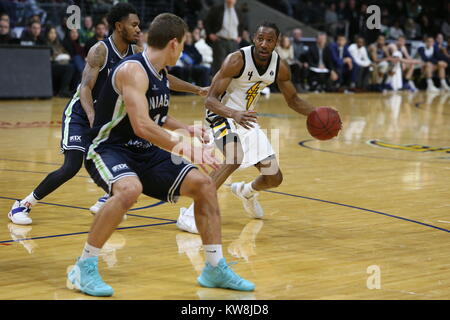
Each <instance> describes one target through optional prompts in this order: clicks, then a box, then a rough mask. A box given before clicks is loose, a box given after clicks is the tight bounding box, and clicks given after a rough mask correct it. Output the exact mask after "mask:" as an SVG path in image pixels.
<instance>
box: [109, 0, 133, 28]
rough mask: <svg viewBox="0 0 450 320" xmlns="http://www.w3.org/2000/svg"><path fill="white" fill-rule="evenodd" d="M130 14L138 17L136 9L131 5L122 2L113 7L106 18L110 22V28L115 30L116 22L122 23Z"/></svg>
mask: <svg viewBox="0 0 450 320" xmlns="http://www.w3.org/2000/svg"><path fill="white" fill-rule="evenodd" d="M130 14H136V15H137V14H138V13H137V10H136V8H135V7H134V6H133V5H131V4H129V3H124V2H120V3H118V4H116V5H115V6H114V7H112V9H111V11H109V13H108V16H107V17H106V20H107V21H108V24H109V25H110V28H112V29H113V30H115V28H116V22H120V21H122V20H123V19H125V18H127V17H128V15H130Z"/></svg>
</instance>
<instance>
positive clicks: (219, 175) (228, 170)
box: [176, 119, 244, 233]
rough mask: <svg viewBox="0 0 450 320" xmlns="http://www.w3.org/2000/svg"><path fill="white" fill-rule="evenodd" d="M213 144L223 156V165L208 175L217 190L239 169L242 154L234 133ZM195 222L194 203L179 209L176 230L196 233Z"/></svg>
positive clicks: (237, 138)
mask: <svg viewBox="0 0 450 320" xmlns="http://www.w3.org/2000/svg"><path fill="white" fill-rule="evenodd" d="M224 120H225V119H224ZM228 127H229V126H228ZM224 128H225V127H224ZM221 132H223V131H221ZM215 136H220V134H216V135H215ZM215 143H216V146H217V148H218V149H219V150H220V151H221V152H222V154H223V155H224V163H223V164H222V165H221V166H220V168H219V169H217V170H214V171H213V172H211V174H210V177H211V179H212V180H213V181H214V183H215V185H216V188H217V189H219V188H220V186H222V184H223V183H224V182H225V181H226V180H227V179H228V177H229V176H230V175H231V174H232V173H233V172H234V171H236V170H237V169H238V168H239V166H240V165H241V163H242V160H243V157H244V154H243V151H242V146H241V143H240V141H239V137H238V136H237V135H236V134H235V133H230V134H227V135H225V136H224V137H221V138H219V139H217V140H215ZM195 222H196V220H195V218H194V203H192V204H191V205H190V206H189V207H188V208H187V209H186V208H180V215H179V217H178V220H177V224H176V225H177V227H178V229H180V230H183V231H187V232H190V233H198V229H197V226H196V223H195Z"/></svg>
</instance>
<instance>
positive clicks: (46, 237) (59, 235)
mask: <svg viewBox="0 0 450 320" xmlns="http://www.w3.org/2000/svg"><path fill="white" fill-rule="evenodd" d="M175 222H176V221H173V222H172V221H171V222H161V223H152V224H144V225H139V226H132V227H122V228H117V229H116V230H125V229H136V228H145V227H154V226H161V225H165V224H174V223H175ZM88 233H89V231H82V232H73V233H63V234H54V235H49V236H41V237H31V238H24V239H17V240H3V241H0V245H5V244H6V245H7V244H8V243H11V242H20V241H25V240H39V239H49V238H59V237H68V236H76V235H80V234H88Z"/></svg>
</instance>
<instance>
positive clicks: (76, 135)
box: [61, 96, 90, 152]
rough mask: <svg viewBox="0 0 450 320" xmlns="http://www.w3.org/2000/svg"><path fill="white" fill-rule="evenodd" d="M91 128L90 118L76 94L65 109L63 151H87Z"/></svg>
mask: <svg viewBox="0 0 450 320" xmlns="http://www.w3.org/2000/svg"><path fill="white" fill-rule="evenodd" d="M89 129H90V126H89V120H88V117H87V115H86V113H85V112H84V110H83V107H82V106H81V102H80V99H79V97H78V96H74V98H72V100H71V101H70V102H69V103H68V104H67V106H66V108H65V109H64V113H63V117H62V134H61V136H62V138H61V152H64V151H65V150H79V151H82V152H86V150H87V147H88V144H89V143H88V139H87V137H86V133H87V132H88V130H89Z"/></svg>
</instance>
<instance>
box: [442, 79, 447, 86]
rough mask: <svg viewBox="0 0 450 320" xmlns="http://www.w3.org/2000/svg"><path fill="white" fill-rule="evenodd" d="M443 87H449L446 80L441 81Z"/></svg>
mask: <svg viewBox="0 0 450 320" xmlns="http://www.w3.org/2000/svg"><path fill="white" fill-rule="evenodd" d="M441 87H443V88H444V87H447V82H446V81H445V79H441Z"/></svg>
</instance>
